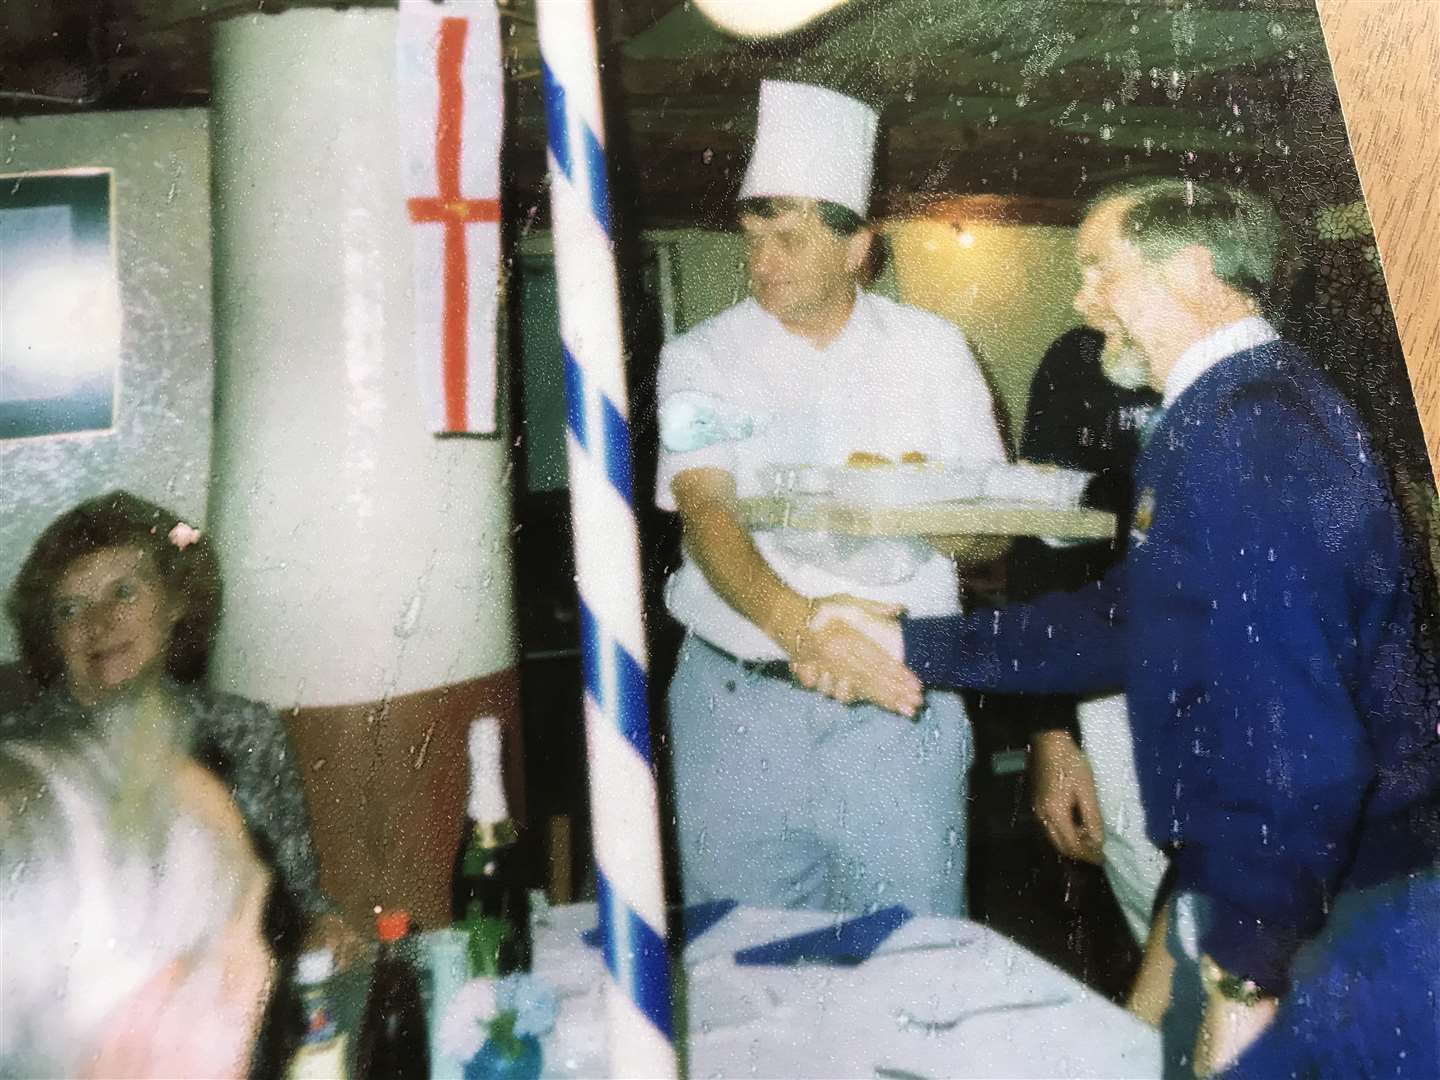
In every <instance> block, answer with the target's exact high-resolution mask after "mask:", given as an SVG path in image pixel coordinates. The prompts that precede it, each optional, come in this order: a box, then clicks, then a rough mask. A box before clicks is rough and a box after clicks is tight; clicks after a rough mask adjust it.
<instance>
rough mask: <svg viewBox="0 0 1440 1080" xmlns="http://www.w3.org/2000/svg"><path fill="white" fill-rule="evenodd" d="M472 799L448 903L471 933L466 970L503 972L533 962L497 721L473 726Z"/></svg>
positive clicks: (522, 874) (522, 868)
mask: <svg viewBox="0 0 1440 1080" xmlns="http://www.w3.org/2000/svg"><path fill="white" fill-rule="evenodd" d="M469 750H470V800H469V805H468V811H467V812H468V820H467V821H466V827H465V834H464V836H463V837H462V838H461V841H460V848H459V850H458V851H457V852H456V854H455V870H454V875H453V878H452V892H451V908H452V915H453V917H454V919H455V922H456V923H457V925H459V926H461V927H462V928H464V930H465V931H466V933H467V934H468V936H469V953H470V974H471V975H472V976H479V975H491V976H494V975H508V974H510V973H511V972H514V971H524V970H527V969H528V968H529V966H530V894H529V890H528V881H527V874H526V867H525V864H524V859H523V854H522V849H521V845H520V833H519V830H518V829H517V828H516V825H515V822H514V821H513V820H512V819H511V817H510V812H509V809H508V805H507V802H506V799H505V787H504V780H503V774H502V771H501V767H500V723H499V721H498V720H496V719H495V718H494V717H493V716H485V717H481V718H479V719H477V720H475V721H474V722H473V723H471V725H470V737H469Z"/></svg>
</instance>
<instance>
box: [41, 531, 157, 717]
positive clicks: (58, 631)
mask: <svg viewBox="0 0 1440 1080" xmlns="http://www.w3.org/2000/svg"><path fill="white" fill-rule="evenodd" d="M180 615H181V605H180V603H179V602H178V600H177V599H176V598H175V597H173V596H172V595H171V594H170V591H169V590H168V589H167V588H166V587H165V585H164V583H163V582H162V581H161V580H160V577H159V575H158V573H157V572H156V570H155V566H154V563H153V561H152V560H151V558H150V556H149V555H148V554H146V553H145V552H144V551H142V550H141V549H140V548H138V547H133V546H125V547H112V548H101V549H100V550H99V551H93V552H91V553H90V554H88V555H82V556H80V558H78V559H76V560H75V561H74V562H72V563H71V564H70V565H69V567H67V568H66V570H65V573H64V574H62V575H61V576H60V580H59V581H58V582H57V583H56V585H55V591H54V592H53V593H52V594H51V598H50V618H51V621H52V625H53V626H54V631H55V643H56V645H58V646H59V649H60V656H61V659H62V660H63V661H64V664H65V679H66V682H67V683H68V685H69V687H70V692H71V693H72V694H74V695H75V698H76V700H77V701H79V702H80V703H81V704H82V705H94V704H96V703H98V702H100V701H101V700H103V699H104V698H105V697H107V696H108V695H109V694H111V693H113V692H114V691H116V690H119V689H120V688H121V687H123V686H126V685H128V684H130V683H131V682H133V681H134V680H135V679H137V678H138V677H140V676H142V675H145V676H149V675H151V674H155V673H157V672H159V671H160V670H161V669H162V668H163V667H164V657H165V651H166V649H167V648H168V647H169V644H170V635H171V633H172V632H173V631H174V629H175V624H176V623H177V622H178V621H179V620H180Z"/></svg>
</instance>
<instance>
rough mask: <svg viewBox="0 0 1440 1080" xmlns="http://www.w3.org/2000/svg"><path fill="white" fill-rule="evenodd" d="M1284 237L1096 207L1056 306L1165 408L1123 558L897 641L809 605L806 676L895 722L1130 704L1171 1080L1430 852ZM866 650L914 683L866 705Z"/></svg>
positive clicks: (1258, 1026)
mask: <svg viewBox="0 0 1440 1080" xmlns="http://www.w3.org/2000/svg"><path fill="white" fill-rule="evenodd" d="M1280 241H1281V231H1280V226H1279V223H1278V219H1277V218H1276V216H1275V214H1274V212H1273V210H1271V209H1270V208H1269V207H1268V206H1267V205H1266V204H1264V203H1263V202H1262V201H1261V200H1259V199H1257V198H1256V197H1254V196H1252V195H1249V194H1247V193H1245V192H1242V191H1239V190H1235V189H1231V188H1228V187H1225V186H1223V185H1219V184H1207V183H1200V182H1189V181H1174V180H1156V181H1150V182H1146V183H1143V184H1139V185H1134V186H1131V187H1128V188H1125V189H1119V190H1117V191H1115V192H1112V193H1110V194H1107V195H1105V196H1102V197H1101V198H1100V199H1099V200H1097V202H1096V203H1094V204H1093V205H1092V208H1091V209H1090V211H1089V213H1088V214H1087V215H1086V217H1085V220H1084V222H1083V223H1082V225H1081V228H1080V232H1079V236H1078V251H1079V257H1080V260H1081V266H1082V271H1083V283H1082V286H1081V289H1080V292H1079V295H1078V296H1077V297H1076V301H1075V307H1076V310H1077V311H1078V312H1079V313H1080V314H1081V316H1082V317H1083V318H1084V319H1085V321H1086V322H1087V323H1088V324H1089V325H1091V326H1093V327H1094V328H1095V329H1097V330H1100V331H1102V332H1104V334H1105V335H1106V341H1107V348H1117V349H1126V350H1131V351H1132V352H1133V353H1134V354H1135V355H1137V356H1139V357H1142V358H1143V360H1144V361H1145V362H1146V363H1147V364H1148V368H1149V373H1150V381H1151V384H1152V385H1153V386H1154V387H1155V388H1156V389H1157V390H1160V391H1161V393H1162V394H1163V402H1162V415H1161V418H1160V420H1159V421H1158V423H1156V424H1155V425H1154V426H1153V427H1152V429H1151V431H1150V432H1149V433H1148V436H1147V441H1146V443H1145V446H1144V448H1143V449H1142V451H1141V454H1140V457H1139V460H1138V462H1137V465H1136V476H1135V490H1136V499H1135V505H1134V513H1133V526H1132V534H1131V540H1130V547H1129V551H1128V553H1127V555H1126V558H1125V559H1124V561H1123V562H1122V563H1121V564H1119V565H1118V566H1117V567H1115V568H1114V569H1113V570H1112V571H1111V572H1110V573H1109V574H1108V575H1107V576H1106V577H1105V579H1104V580H1103V581H1102V582H1100V583H1099V584H1096V585H1090V586H1086V587H1084V588H1081V589H1079V590H1077V591H1074V592H1066V593H1051V594H1048V595H1045V596H1041V597H1039V598H1036V599H1035V600H1033V601H1031V602H1029V603H1026V604H1022V605H1018V606H1012V607H1008V608H1005V609H1000V610H978V611H971V612H967V613H964V614H961V615H954V616H948V617H943V618H931V619H906V620H901V622H900V623H899V624H896V623H895V622H894V621H893V620H887V619H884V618H882V617H881V616H880V615H879V614H877V612H876V611H875V610H873V609H872V610H870V611H868V612H861V611H859V610H857V609H854V608H836V607H833V606H832V607H830V608H826V609H822V610H821V611H820V612H819V613H818V614H817V616H816V618H815V621H814V624H813V626H814V628H815V629H816V630H817V631H818V632H819V633H820V634H821V635H823V634H825V633H827V632H828V635H829V637H828V641H827V645H826V649H825V655H826V659H825V660H824V661H823V662H820V663H816V664H812V665H810V666H809V667H807V668H806V669H805V670H804V671H802V672H800V675H801V676H802V677H804V678H808V679H809V680H811V681H812V682H814V683H816V684H818V685H819V686H820V688H821V689H822V690H828V691H829V692H831V693H832V694H835V695H837V696H840V697H842V698H861V697H865V698H871V699H872V700H878V701H879V702H880V703H881V704H884V705H887V706H889V707H891V708H893V709H895V710H896V711H900V712H905V713H913V712H914V711H915V710H916V709H917V708H918V707H919V705H920V703H921V693H922V691H921V689H920V686H921V681H923V682H924V683H926V684H930V685H942V686H966V687H973V688H976V689H981V690H987V691H995V692H1007V693H1015V692H1026V693H1072V694H1094V693H1099V692H1104V691H1112V690H1118V689H1123V690H1124V691H1125V693H1126V694H1127V695H1128V698H1129V702H1130V708H1131V713H1132V720H1133V725H1134V735H1135V753H1136V765H1137V770H1138V773H1139V777H1140V784H1141V794H1142V798H1143V801H1144V804H1145V810H1146V819H1147V826H1148V831H1149V834H1150V836H1151V838H1152V840H1154V842H1155V843H1156V844H1157V845H1160V846H1162V847H1164V848H1165V849H1166V850H1167V851H1169V853H1170V856H1171V861H1172V873H1173V875H1174V891H1173V893H1172V897H1173V898H1172V900H1171V902H1170V906H1169V908H1168V921H1169V929H1168V933H1169V942H1170V946H1171V948H1170V951H1171V953H1172V955H1173V956H1174V958H1175V961H1176V965H1177V966H1176V971H1175V978H1174V989H1173V992H1172V997H1171V1005H1170V1009H1169V1011H1168V1013H1167V1015H1166V1020H1165V1024H1164V1027H1165V1030H1166V1057H1167V1073H1168V1074H1169V1075H1188V1074H1189V1073H1190V1071H1191V1070H1192V1069H1193V1070H1195V1071H1198V1072H1200V1073H1201V1074H1202V1075H1203V1074H1205V1073H1208V1072H1209V1071H1211V1070H1213V1069H1215V1068H1219V1067H1222V1066H1223V1065H1225V1064H1227V1063H1228V1062H1230V1061H1232V1060H1233V1059H1234V1058H1235V1056H1236V1055H1237V1054H1238V1053H1239V1052H1240V1050H1242V1049H1243V1048H1244V1047H1245V1046H1246V1045H1248V1044H1249V1042H1251V1041H1252V1040H1253V1039H1254V1038H1255V1037H1256V1036H1257V1035H1258V1034H1259V1033H1260V1032H1262V1031H1263V1030H1264V1029H1265V1027H1266V1026H1268V1024H1269V1023H1270V1021H1271V1019H1272V1018H1273V1016H1274V1012H1275V1002H1276V999H1277V997H1278V996H1279V995H1282V994H1284V993H1285V991H1286V990H1287V989H1288V986H1289V981H1290V967H1291V961H1292V958H1293V957H1294V955H1295V953H1296V952H1297V951H1298V950H1299V949H1300V947H1301V946H1302V945H1303V944H1304V943H1305V942H1307V941H1309V940H1310V939H1312V938H1314V937H1315V936H1316V935H1317V934H1318V933H1319V932H1320V930H1321V929H1322V927H1323V926H1324V925H1325V922H1326V918H1327V912H1329V911H1330V910H1331V908H1332V906H1333V905H1334V904H1335V902H1336V898H1337V897H1343V896H1344V895H1345V894H1347V893H1349V892H1352V891H1354V890H1361V889H1367V888H1371V887H1373V886H1376V885H1377V884H1379V883H1382V882H1386V881H1394V880H1397V879H1403V878H1405V877H1406V876H1408V875H1411V874H1413V873H1416V872H1418V871H1420V870H1421V869H1422V868H1425V867H1429V866H1433V865H1434V863H1435V861H1436V858H1437V846H1440V845H1437V836H1440V827H1437V821H1440V814H1437V804H1440V731H1437V709H1436V702H1435V694H1436V689H1437V688H1436V686H1435V680H1434V677H1433V674H1432V675H1429V676H1428V677H1427V676H1426V674H1425V672H1424V671H1423V669H1422V663H1423V658H1422V649H1421V648H1420V645H1419V642H1418V637H1417V632H1418V629H1419V627H1418V623H1419V619H1420V613H1419V612H1418V611H1417V604H1416V598H1415V593H1414V591H1413V590H1412V588H1410V587H1409V585H1408V582H1409V581H1413V579H1414V575H1415V573H1417V570H1416V569H1415V564H1414V562H1413V561H1412V559H1411V558H1410V557H1409V554H1408V551H1407V545H1406V540H1405V537H1404V535H1403V533H1402V531H1401V522H1400V516H1399V514H1398V512H1397V508H1396V506H1395V503H1394V499H1393V498H1392V495H1391V491H1390V488H1389V486H1388V484H1387V482H1386V479H1385V475H1384V472H1383V470H1382V467H1381V464H1380V462H1379V461H1378V460H1377V458H1376V455H1375V452H1374V450H1373V448H1372V445H1371V441H1370V438H1369V436H1368V434H1367V433H1366V432H1365V431H1364V429H1363V427H1362V425H1361V422H1360V419H1359V417H1358V416H1357V414H1356V412H1355V410H1354V409H1353V408H1352V407H1351V405H1350V404H1349V403H1347V402H1346V401H1345V400H1344V399H1343V398H1342V397H1341V396H1340V395H1339V394H1338V393H1337V392H1336V391H1335V389H1334V388H1333V387H1332V386H1331V385H1330V384H1329V383H1328V382H1326V381H1325V379H1324V378H1323V377H1322V376H1321V375H1320V374H1319V373H1318V371H1317V370H1316V368H1315V367H1314V366H1313V365H1312V363H1311V361H1310V360H1309V359H1308V358H1307V357H1306V356H1305V354H1304V353H1302V352H1301V351H1300V350H1298V349H1296V348H1295V347H1293V346H1291V345H1289V344H1287V343H1285V342H1283V341H1280V340H1278V337H1277V335H1276V333H1275V331H1274V330H1273V329H1272V328H1271V326H1270V325H1269V324H1268V323H1267V322H1266V321H1265V320H1264V319H1263V318H1262V317H1261V302H1260V301H1261V297H1263V296H1264V295H1265V293H1266V291H1267V288H1268V286H1269V284H1270V282H1271V279H1272V276H1273V273H1274V268H1275V265H1276V262H1277V256H1278V251H1279V248H1280ZM1426 614H1427V615H1431V614H1432V613H1429V612H1427V613H1426ZM842 620H848V622H842ZM856 627H859V628H860V629H863V630H864V631H865V633H866V634H867V635H869V637H870V638H871V639H873V642H878V643H879V644H873V643H872V641H867V640H865V639H863V638H862V637H861V635H860V634H858V633H856V632H855V628H856ZM884 653H888V654H889V656H890V657H903V659H904V661H905V663H906V664H907V665H908V666H909V667H910V668H911V669H912V670H913V672H914V673H915V674H916V676H918V677H917V678H915V679H914V680H913V681H912V683H911V684H910V685H909V686H908V687H906V688H904V689H901V690H895V689H891V690H889V691H888V692H886V691H885V690H882V689H881V687H882V685H883V680H885V679H887V678H888V679H889V680H890V683H891V685H892V686H893V685H894V668H893V664H888V665H887V663H886V662H885V661H886V660H887V657H886V656H885V655H884ZM872 690H873V692H872ZM1374 1037H1375V1038H1376V1039H1387V1038H1388V1039H1393V1038H1394V1035H1393V1031H1392V1032H1383V1031H1379V1030H1377V1031H1376V1032H1375V1033H1374Z"/></svg>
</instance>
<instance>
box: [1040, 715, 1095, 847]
mask: <svg viewBox="0 0 1440 1080" xmlns="http://www.w3.org/2000/svg"><path fill="white" fill-rule="evenodd" d="M1030 765H1031V775H1030V801H1031V805H1032V806H1033V807H1034V808H1035V816H1036V817H1037V818H1039V819H1040V824H1041V826H1043V827H1044V829H1045V835H1047V836H1048V837H1049V838H1050V842H1051V843H1052V844H1054V845H1055V850H1056V851H1058V852H1060V854H1061V855H1064V856H1066V857H1067V858H1071V859H1080V860H1081V861H1083V862H1088V863H1094V864H1095V865H1097V866H1098V865H1100V864H1101V863H1102V862H1104V861H1105V822H1104V820H1103V819H1102V817H1101V815H1100V799H1099V797H1098V796H1097V795H1096V793H1095V774H1094V773H1093V772H1092V771H1091V769H1090V761H1089V759H1088V758H1087V757H1086V756H1085V752H1084V751H1083V750H1081V749H1080V747H1079V746H1077V745H1076V743H1075V739H1074V737H1073V736H1072V735H1071V734H1070V733H1069V732H1068V731H1042V732H1041V733H1040V734H1038V735H1036V736H1035V738H1034V739H1033V740H1031V743H1030Z"/></svg>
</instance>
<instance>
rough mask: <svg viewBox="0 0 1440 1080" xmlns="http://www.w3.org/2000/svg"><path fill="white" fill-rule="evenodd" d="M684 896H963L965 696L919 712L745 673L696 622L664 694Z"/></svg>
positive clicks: (916, 902) (934, 910)
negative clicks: (914, 716) (850, 702)
mask: <svg viewBox="0 0 1440 1080" xmlns="http://www.w3.org/2000/svg"><path fill="white" fill-rule="evenodd" d="M669 713H670V731H671V737H672V740H673V752H674V774H675V788H676V792H675V802H676V808H677V813H678V818H679V821H678V827H679V841H680V870H681V880H682V882H683V886H684V893H685V900H686V902H687V903H696V902H699V901H704V900H714V899H721V898H734V899H736V900H739V901H741V902H742V903H745V904H753V905H756V906H763V907H781V908H811V909H818V910H825V911H867V910H873V909H875V908H877V907H883V906H886V905H889V904H904V905H905V906H906V907H908V908H910V910H912V911H913V912H915V913H916V914H917V915H963V914H964V911H965V827H966V790H967V784H966V771H967V769H968V768H969V765H970V760H971V757H972V756H973V753H974V751H973V748H972V744H971V734H970V722H969V719H968V718H967V717H966V715H965V707H964V705H963V704H962V702H961V700H960V698H959V697H958V696H957V695H955V694H951V693H943V692H937V691H933V690H932V691H930V692H929V694H928V697H927V706H926V708H925V710H924V711H923V712H922V714H921V716H920V719H919V720H918V721H913V722H912V721H910V720H906V719H904V718H903V717H899V716H896V715H894V714H893V713H888V712H885V711H884V710H883V709H879V708H876V707H874V706H869V705H854V706H846V705H841V704H839V703H837V702H834V701H831V700H829V699H828V698H825V697H822V696H821V695H819V694H816V693H812V692H811V691H808V690H805V689H804V688H802V687H800V686H797V685H795V684H793V683H791V682H788V681H786V680H783V679H776V678H772V677H768V676H762V675H757V674H755V673H753V672H748V671H747V670H746V669H745V668H743V667H741V666H740V665H739V664H737V663H736V662H735V661H734V660H732V659H730V658H729V657H728V656H726V655H725V654H723V653H720V652H718V651H716V650H715V649H713V648H711V647H710V646H708V645H706V644H705V643H704V642H703V641H701V640H699V639H698V638H695V637H693V636H692V637H690V638H688V639H687V640H686V642H685V644H684V646H683V647H682V649H681V653H680V661H679V664H678V666H677V668H676V672H675V678H674V680H673V681H672V682H671V684H670V693H669Z"/></svg>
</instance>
